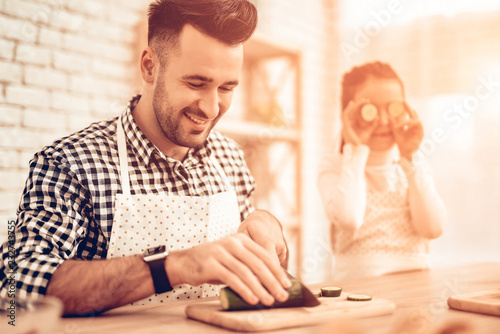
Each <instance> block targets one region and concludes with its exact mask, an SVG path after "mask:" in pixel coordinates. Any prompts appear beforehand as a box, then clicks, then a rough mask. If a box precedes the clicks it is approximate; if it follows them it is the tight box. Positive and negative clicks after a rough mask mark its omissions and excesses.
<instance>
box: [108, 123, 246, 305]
mask: <svg viewBox="0 0 500 334" xmlns="http://www.w3.org/2000/svg"><path fill="white" fill-rule="evenodd" d="M117 141H118V156H119V161H120V176H121V186H122V194H117V195H116V197H115V213H114V220H113V228H112V231H111V238H110V241H109V248H108V255H107V258H108V259H109V258H115V257H123V256H128V255H136V254H142V253H144V251H145V250H146V249H147V248H150V247H155V246H159V245H166V251H174V250H179V249H188V248H191V247H193V246H196V245H198V244H201V243H205V242H210V241H214V240H218V239H221V238H224V237H226V236H228V235H231V234H234V233H236V231H237V229H238V226H239V225H240V212H239V206H238V200H237V197H236V192H235V191H234V189H232V187H231V185H230V183H229V180H228V179H227V176H226V174H225V173H224V171H223V170H222V167H221V166H220V164H219V163H218V162H217V161H216V160H215V159H213V158H212V159H211V160H212V162H213V164H214V165H215V167H216V169H217V171H218V172H219V174H220V176H221V178H222V180H223V182H224V183H225V188H226V189H225V191H224V192H221V193H218V194H215V195H212V196H203V197H202V196H173V195H172V196H170V195H155V194H151V195H143V194H138V195H131V194H130V181H129V175H128V160H127V158H128V155H127V143H126V140H125V133H124V131H123V126H122V121H121V117H120V118H119V119H118V124H117ZM173 288H174V289H173V290H172V291H169V292H166V293H163V294H160V295H158V294H154V295H152V296H150V297H148V298H145V299H143V300H140V301H137V302H134V303H132V304H133V305H141V304H142V305H144V304H149V303H157V302H168V301H174V300H178V299H193V298H202V297H210V296H216V295H218V293H219V290H220V286H218V285H213V284H202V285H199V286H190V285H188V284H181V285H176V286H174V287H173Z"/></svg>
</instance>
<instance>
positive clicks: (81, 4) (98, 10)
mask: <svg viewBox="0 0 500 334" xmlns="http://www.w3.org/2000/svg"><path fill="white" fill-rule="evenodd" d="M132 2H133V1H132ZM66 8H68V9H70V10H72V11H78V12H81V13H85V14H87V15H90V16H96V17H102V16H103V15H104V14H105V12H106V10H105V9H106V7H105V2H102V1H97V0H70V1H68V2H67V3H66Z"/></svg>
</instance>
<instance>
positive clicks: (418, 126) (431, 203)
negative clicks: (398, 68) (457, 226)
mask: <svg viewBox="0 0 500 334" xmlns="http://www.w3.org/2000/svg"><path fill="white" fill-rule="evenodd" d="M342 110H343V111H342V133H341V139H342V140H341V145H340V147H335V148H334V149H333V150H332V152H331V153H330V154H328V155H327V156H325V158H324V159H323V160H322V162H321V164H320V172H319V177H318V186H319V190H320V193H321V197H322V199H323V204H324V206H325V209H326V212H327V216H328V218H329V220H330V222H331V231H332V235H331V241H332V247H333V250H334V253H335V271H334V277H335V279H345V278H355V277H365V276H373V275H381V274H385V273H389V272H395V271H403V270H411V269H417V268H426V267H428V264H427V255H428V253H429V241H430V239H434V238H437V237H439V236H440V235H441V234H442V232H443V227H444V225H445V221H446V210H445V207H444V205H443V202H442V201H441V199H440V197H439V195H438V194H437V192H436V189H435V187H434V182H433V180H432V177H431V175H430V171H429V167H428V165H427V164H426V162H425V159H424V156H423V154H422V153H421V152H420V153H419V154H417V151H418V149H419V146H420V143H421V142H422V138H423V126H422V123H421V122H420V121H419V119H418V116H417V114H416V112H415V111H414V110H412V109H410V108H409V106H408V104H407V103H406V102H405V97H404V86H403V82H402V81H401V79H400V78H399V77H398V75H397V74H396V73H395V72H394V70H393V69H392V68H391V67H390V66H389V65H388V64H384V63H381V62H373V63H367V64H364V65H361V66H359V67H354V68H353V69H352V70H351V71H350V72H348V73H346V74H345V75H344V78H343V81H342Z"/></svg>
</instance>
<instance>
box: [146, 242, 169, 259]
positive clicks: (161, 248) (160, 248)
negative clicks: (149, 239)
mask: <svg viewBox="0 0 500 334" xmlns="http://www.w3.org/2000/svg"><path fill="white" fill-rule="evenodd" d="M164 252H165V245H162V246H156V247H151V248H148V249H146V251H145V252H144V256H148V255H154V254H160V253H164Z"/></svg>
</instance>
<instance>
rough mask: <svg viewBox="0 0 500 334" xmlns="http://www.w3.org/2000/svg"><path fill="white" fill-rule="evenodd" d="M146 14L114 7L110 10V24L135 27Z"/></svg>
mask: <svg viewBox="0 0 500 334" xmlns="http://www.w3.org/2000/svg"><path fill="white" fill-rule="evenodd" d="M144 15H145V13H144V14H143V13H139V12H137V11H134V10H130V9H128V8H126V7H121V6H113V7H111V8H110V12H109V14H108V20H109V21H110V22H116V23H118V24H120V25H124V26H130V27H131V26H135V25H136V24H137V22H139V20H140V19H142V18H143V17H144Z"/></svg>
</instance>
